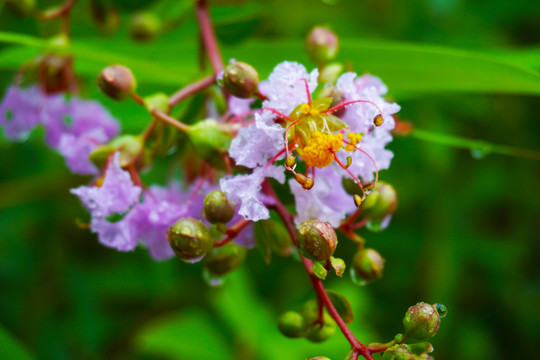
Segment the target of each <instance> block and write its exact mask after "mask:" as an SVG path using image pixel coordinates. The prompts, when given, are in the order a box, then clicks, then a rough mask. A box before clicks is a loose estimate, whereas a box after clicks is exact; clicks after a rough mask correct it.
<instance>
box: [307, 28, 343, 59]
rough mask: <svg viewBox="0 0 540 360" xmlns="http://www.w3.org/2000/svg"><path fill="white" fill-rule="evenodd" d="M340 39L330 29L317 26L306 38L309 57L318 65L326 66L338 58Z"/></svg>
mask: <svg viewBox="0 0 540 360" xmlns="http://www.w3.org/2000/svg"><path fill="white" fill-rule="evenodd" d="M338 42H339V41H338V38H337V36H336V34H334V33H333V32H332V31H331V30H330V29H328V28H325V27H322V26H316V27H314V28H313V29H312V30H311V32H310V33H309V34H308V36H307V38H306V48H307V52H308V55H309V56H310V57H311V59H312V60H313V61H315V62H316V63H317V64H325V63H327V62H328V61H330V60H332V59H333V58H335V57H336V55H337V51H338Z"/></svg>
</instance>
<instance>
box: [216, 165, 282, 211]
mask: <svg viewBox="0 0 540 360" xmlns="http://www.w3.org/2000/svg"><path fill="white" fill-rule="evenodd" d="M266 177H272V178H274V179H276V180H277V181H279V182H281V183H283V182H284V181H285V173H284V168H282V167H276V166H273V165H270V166H268V167H258V168H256V169H254V170H253V173H251V174H249V175H236V176H233V177H229V178H223V179H221V180H220V182H219V184H220V187H221V190H222V191H224V192H225V193H226V194H227V196H228V198H229V200H230V201H231V202H232V203H234V204H239V209H238V213H239V214H240V215H242V216H243V217H244V218H245V219H247V220H252V221H259V220H263V219H268V218H269V217H270V212H269V211H268V209H267V208H266V206H265V205H264V203H263V202H262V201H261V196H260V192H261V184H262V183H263V181H264V179H265V178H266Z"/></svg>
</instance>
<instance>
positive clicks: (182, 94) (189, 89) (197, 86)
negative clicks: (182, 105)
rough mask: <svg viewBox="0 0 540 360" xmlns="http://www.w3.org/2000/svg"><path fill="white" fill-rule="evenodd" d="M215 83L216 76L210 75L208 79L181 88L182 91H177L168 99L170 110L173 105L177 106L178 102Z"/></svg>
mask: <svg viewBox="0 0 540 360" xmlns="http://www.w3.org/2000/svg"><path fill="white" fill-rule="evenodd" d="M215 81H216V76H215V75H210V76H208V77H205V78H204V79H201V80H199V81H196V82H194V83H192V84H189V85H187V86H185V87H183V88H182V89H180V90H178V91H177V92H175V93H174V94H172V95H171V97H170V99H169V106H170V107H171V108H172V107H174V106H175V105H177V104H178V103H179V102H181V101H182V100H184V99H185V98H187V97H188V96H190V95H193V94H195V93H197V92H199V91H201V90H203V89H205V88H207V87H208V86H210V85H212V84H213V83H214V82H215Z"/></svg>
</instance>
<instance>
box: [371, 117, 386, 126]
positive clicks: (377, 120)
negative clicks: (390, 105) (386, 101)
mask: <svg viewBox="0 0 540 360" xmlns="http://www.w3.org/2000/svg"><path fill="white" fill-rule="evenodd" d="M373 123H374V124H375V126H381V125H382V124H383V123H384V119H383V117H382V114H379V115H377V116H375V118H374V119H373Z"/></svg>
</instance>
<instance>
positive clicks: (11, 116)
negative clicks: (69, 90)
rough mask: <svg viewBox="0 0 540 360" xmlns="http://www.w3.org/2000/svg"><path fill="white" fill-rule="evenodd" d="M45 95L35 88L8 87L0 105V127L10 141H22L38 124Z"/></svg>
mask: <svg viewBox="0 0 540 360" xmlns="http://www.w3.org/2000/svg"><path fill="white" fill-rule="evenodd" d="M44 101H45V95H44V94H43V93H42V92H41V90H40V89H39V88H38V87H37V86H33V87H29V88H26V89H22V88H19V87H16V86H12V87H10V88H9V89H8V90H7V92H6V94H5V96H4V98H3V99H2V103H0V127H2V128H4V135H5V136H6V138H8V139H11V140H24V139H26V138H27V137H28V135H29V134H30V132H31V131H32V130H33V129H34V128H35V127H36V126H37V125H38V124H39V123H40V116H39V114H40V109H41V107H42V105H43V103H44Z"/></svg>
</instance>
